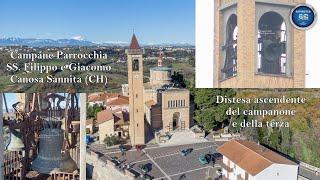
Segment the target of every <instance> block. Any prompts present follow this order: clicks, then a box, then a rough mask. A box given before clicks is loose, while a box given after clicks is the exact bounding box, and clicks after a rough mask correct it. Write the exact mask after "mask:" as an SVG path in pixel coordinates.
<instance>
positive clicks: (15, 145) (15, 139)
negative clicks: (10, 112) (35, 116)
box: [6, 129, 24, 151]
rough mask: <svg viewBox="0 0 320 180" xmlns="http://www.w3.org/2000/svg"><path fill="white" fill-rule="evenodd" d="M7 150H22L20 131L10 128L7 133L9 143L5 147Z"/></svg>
mask: <svg viewBox="0 0 320 180" xmlns="http://www.w3.org/2000/svg"><path fill="white" fill-rule="evenodd" d="M6 149H7V150H8V151H23V150H24V143H23V141H22V134H21V133H20V131H18V130H15V129H11V130H10V133H9V143H8V145H7V147H6Z"/></svg>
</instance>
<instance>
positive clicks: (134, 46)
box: [129, 34, 140, 49]
mask: <svg viewBox="0 0 320 180" xmlns="http://www.w3.org/2000/svg"><path fill="white" fill-rule="evenodd" d="M129 49H140V46H139V43H138V40H137V37H136V35H135V34H133V35H132V38H131V43H130V46H129Z"/></svg>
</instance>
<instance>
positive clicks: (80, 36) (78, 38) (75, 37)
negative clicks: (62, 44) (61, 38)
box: [72, 35, 86, 40]
mask: <svg viewBox="0 0 320 180" xmlns="http://www.w3.org/2000/svg"><path fill="white" fill-rule="evenodd" d="M72 39H74V40H85V39H86V37H85V36H82V35H78V36H74V37H72Z"/></svg>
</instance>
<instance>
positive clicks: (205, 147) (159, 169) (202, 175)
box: [88, 142, 218, 180]
mask: <svg viewBox="0 0 320 180" xmlns="http://www.w3.org/2000/svg"><path fill="white" fill-rule="evenodd" d="M217 147H218V145H217V144H215V143H214V142H204V143H197V144H188V145H178V146H166V147H159V146H154V147H147V148H145V149H143V150H142V151H137V150H135V149H132V150H129V151H127V152H126V153H125V154H124V155H122V153H121V152H120V151H119V149H118V148H116V149H108V150H107V149H106V148H105V146H104V145H99V144H94V145H90V146H89V147H88V150H89V151H94V152H98V153H99V154H101V155H102V157H100V158H101V159H107V158H109V159H110V158H116V159H118V160H119V162H121V165H127V164H130V165H131V166H132V167H133V169H134V170H135V171H137V172H139V173H140V174H142V172H141V170H140V168H139V167H140V165H147V166H149V167H151V171H150V172H149V173H148V174H149V175H151V176H152V177H153V178H154V179H172V180H174V179H177V180H178V179H179V178H180V179H181V178H182V177H185V178H184V179H190V180H191V179H192V180H193V179H207V177H216V176H217V175H216V170H217V168H214V167H213V164H212V163H211V164H208V165H202V164H201V163H200V162H199V160H198V158H199V156H200V155H201V154H206V153H209V152H213V151H215V149H216V148H217ZM186 148H193V151H192V152H191V153H190V154H188V155H187V156H182V155H181V154H180V151H181V150H182V149H186Z"/></svg>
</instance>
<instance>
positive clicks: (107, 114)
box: [97, 109, 113, 124]
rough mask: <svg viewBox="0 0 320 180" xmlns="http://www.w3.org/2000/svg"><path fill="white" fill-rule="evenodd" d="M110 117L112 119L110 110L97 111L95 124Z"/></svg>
mask: <svg viewBox="0 0 320 180" xmlns="http://www.w3.org/2000/svg"><path fill="white" fill-rule="evenodd" d="M112 119H113V113H112V111H111V110H108V109H105V110H103V111H100V112H98V113H97V124H102V123H104V122H106V121H109V120H112Z"/></svg>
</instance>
